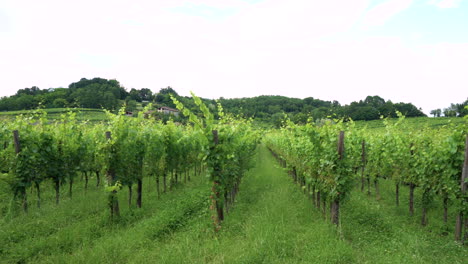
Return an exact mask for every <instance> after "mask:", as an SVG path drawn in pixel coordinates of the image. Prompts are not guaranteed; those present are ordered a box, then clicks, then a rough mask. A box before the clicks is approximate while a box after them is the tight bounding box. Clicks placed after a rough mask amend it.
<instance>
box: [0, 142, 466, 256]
mask: <svg viewBox="0 0 468 264" xmlns="http://www.w3.org/2000/svg"><path fill="white" fill-rule="evenodd" d="M81 184H82V182H80V181H79V182H78V183H77V185H76V190H75V196H74V197H73V199H70V198H68V197H67V195H66V192H64V193H63V199H62V201H61V203H60V205H59V206H55V205H54V198H53V195H54V193H53V188H52V185H51V184H48V185H44V187H43V189H44V195H43V196H44V202H43V206H42V208H41V209H37V208H35V207H34V206H33V205H31V210H30V212H29V214H28V215H24V214H23V213H22V212H16V211H13V212H11V211H10V213H8V214H7V216H3V218H2V219H0V263H441V264H442V263H450V264H452V263H466V259H468V249H467V247H466V246H461V245H459V244H458V243H456V242H454V241H453V232H452V231H453V224H452V223H451V224H450V226H449V227H445V226H444V224H443V222H442V217H441V210H440V206H439V204H440V203H439V202H440V201H437V200H436V201H435V203H434V206H433V207H432V208H431V210H430V215H429V225H428V226H427V227H421V226H420V225H419V216H420V214H419V211H417V212H416V215H415V216H414V217H409V216H408V213H407V201H406V197H408V191H407V188H404V187H402V188H401V189H402V190H401V195H402V196H401V205H400V207H396V206H395V205H394V202H393V185H392V183H391V182H387V181H382V182H381V192H382V199H380V200H378V201H377V200H376V199H375V198H374V196H367V195H366V194H365V193H361V192H360V191H358V190H356V191H354V192H353V193H352V194H351V197H350V199H349V200H348V201H346V203H345V204H343V205H342V211H341V222H342V225H341V227H340V228H338V229H337V228H336V227H335V226H333V225H331V224H330V223H329V221H326V220H324V219H323V216H322V214H321V213H320V212H318V210H317V209H315V207H314V206H313V205H312V202H311V201H310V200H309V199H308V198H307V197H306V196H305V195H303V194H302V192H301V191H300V187H299V186H297V185H295V184H294V183H293V182H292V179H291V178H290V177H288V175H287V172H286V171H285V170H284V169H283V168H280V167H279V166H278V165H277V163H276V161H275V160H274V158H273V157H272V156H271V155H270V153H269V152H268V151H267V150H266V148H265V147H263V146H261V147H260V148H259V150H258V154H257V156H256V157H255V167H254V168H253V169H252V170H251V171H249V172H248V175H246V177H245V178H244V181H243V182H242V184H241V188H240V192H239V195H238V196H237V201H236V204H235V206H234V208H233V210H232V211H231V212H230V213H229V214H228V215H227V217H226V220H225V221H224V222H223V225H222V228H221V230H220V231H219V232H218V233H215V232H214V231H213V228H212V224H211V219H210V217H211V212H210V211H209V210H208V207H209V204H210V201H209V198H208V196H209V193H210V185H209V184H208V183H207V181H206V178H205V177H202V176H200V177H195V178H193V179H192V181H191V182H189V183H187V184H179V185H177V186H176V187H175V188H174V190H172V191H170V192H168V193H166V194H164V195H162V197H161V199H157V197H156V192H155V186H154V185H155V183H154V179H151V180H150V179H145V182H144V196H143V208H141V209H137V208H135V207H134V206H132V207H129V206H128V205H127V202H126V201H127V197H126V195H127V190H126V189H124V190H122V191H121V192H120V194H119V195H120V197H119V200H120V205H121V206H120V207H121V213H122V217H121V219H119V220H118V221H111V220H110V219H109V212H108V210H107V208H106V197H105V193H104V191H103V190H102V188H98V187H95V186H92V187H90V188H89V190H88V191H87V192H85V191H84V190H83V189H82V187H81V186H78V185H81ZM0 187H1V186H0ZM2 197H3V196H2ZM415 197H420V193H419V192H418V190H417V191H416V196H415ZM29 199H30V201H31V202H32V203H33V202H34V192H33V193H32V194H30V195H29ZM3 202H8V199H6V200H2V203H3ZM415 206H416V210H419V209H418V208H419V203H418V201H417V202H416V205H415ZM7 211H8V210H7ZM453 217H454V212H450V221H451V222H453ZM447 232H448V235H447Z"/></svg>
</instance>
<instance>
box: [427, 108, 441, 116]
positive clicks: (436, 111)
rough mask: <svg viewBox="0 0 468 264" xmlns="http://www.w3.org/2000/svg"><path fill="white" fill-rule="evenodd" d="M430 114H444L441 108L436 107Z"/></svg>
mask: <svg viewBox="0 0 468 264" xmlns="http://www.w3.org/2000/svg"><path fill="white" fill-rule="evenodd" d="M430 114H431V115H433V116H434V117H440V115H441V114H442V110H441V109H440V108H439V109H434V110H431V112H430Z"/></svg>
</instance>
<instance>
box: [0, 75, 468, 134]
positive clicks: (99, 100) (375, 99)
mask: <svg viewBox="0 0 468 264" xmlns="http://www.w3.org/2000/svg"><path fill="white" fill-rule="evenodd" d="M171 94H172V95H174V96H175V97H176V98H177V99H178V100H179V101H181V102H182V103H184V104H185V105H186V106H187V107H188V108H189V109H192V110H194V111H195V112H196V107H195V105H194V104H193V102H192V101H191V100H189V97H185V96H180V95H179V94H178V93H177V92H176V91H175V90H174V89H172V88H171V87H167V88H162V89H160V90H159V92H157V93H153V91H152V90H151V89H149V88H141V89H135V88H132V89H130V91H127V90H126V89H125V88H124V87H123V86H122V85H121V84H120V83H119V82H118V81H117V80H107V79H103V78H93V79H86V78H82V79H81V80H80V81H78V82H74V83H71V84H70V85H69V86H68V88H49V89H40V88H38V87H36V86H33V87H31V88H25V89H20V90H18V91H17V92H16V94H14V95H12V96H9V97H2V98H0V111H14V110H27V109H36V108H64V107H70V108H75V107H78V108H98V109H101V108H104V109H109V110H116V109H118V108H120V107H121V106H122V105H123V104H126V105H127V110H128V111H136V110H138V109H140V108H141V106H144V105H145V104H147V103H150V102H152V103H154V104H155V105H156V106H169V107H175V106H174V104H173V103H172V100H171V97H170V95H171ZM202 100H203V101H204V102H205V104H206V105H208V106H209V107H215V106H216V101H215V100H212V99H202ZM219 102H220V103H221V104H222V105H223V107H224V109H225V110H226V112H229V113H233V114H235V115H240V116H243V117H246V118H253V119H254V120H255V121H257V122H265V123H269V124H272V125H275V126H279V125H280V124H281V122H282V120H284V119H285V117H286V116H287V117H288V118H289V119H290V120H292V121H293V122H295V123H299V124H301V123H305V122H306V121H307V119H309V118H313V119H314V120H317V119H322V118H326V117H329V116H333V117H340V118H341V117H344V118H348V117H349V118H352V119H353V120H376V119H379V118H380V116H390V117H396V116H395V112H396V111H399V112H401V113H403V114H404V115H405V116H407V117H418V116H426V115H425V114H424V113H423V112H422V111H421V109H420V108H418V107H416V106H415V105H413V104H411V103H404V102H399V103H394V102H392V101H390V100H385V99H383V98H381V97H379V96H367V97H366V98H365V99H363V100H360V101H358V102H352V103H351V104H349V105H342V104H340V103H339V102H338V101H324V100H320V99H317V98H313V97H307V98H304V99H299V98H290V97H285V96H277V95H275V96H273V95H262V96H257V97H252V98H235V99H225V98H220V99H219ZM467 105H468V100H466V101H465V102H463V103H460V104H452V105H451V106H450V107H448V108H445V109H444V110H441V109H435V110H433V111H432V112H431V114H432V115H434V116H439V117H440V116H441V115H442V114H443V115H444V116H452V117H453V116H465V115H467V114H468V113H467V112H468V110H466V109H465V106H467Z"/></svg>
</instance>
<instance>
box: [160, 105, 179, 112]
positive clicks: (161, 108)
mask: <svg viewBox="0 0 468 264" xmlns="http://www.w3.org/2000/svg"><path fill="white" fill-rule="evenodd" d="M158 109H159V110H167V111H172V112H179V110H177V109H174V108H170V107H167V106H161V107H159V108H158Z"/></svg>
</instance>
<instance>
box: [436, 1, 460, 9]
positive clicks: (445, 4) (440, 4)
mask: <svg viewBox="0 0 468 264" xmlns="http://www.w3.org/2000/svg"><path fill="white" fill-rule="evenodd" d="M460 3H461V0H431V1H429V4H431V5H435V6H437V7H439V8H457V7H459V6H460Z"/></svg>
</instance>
